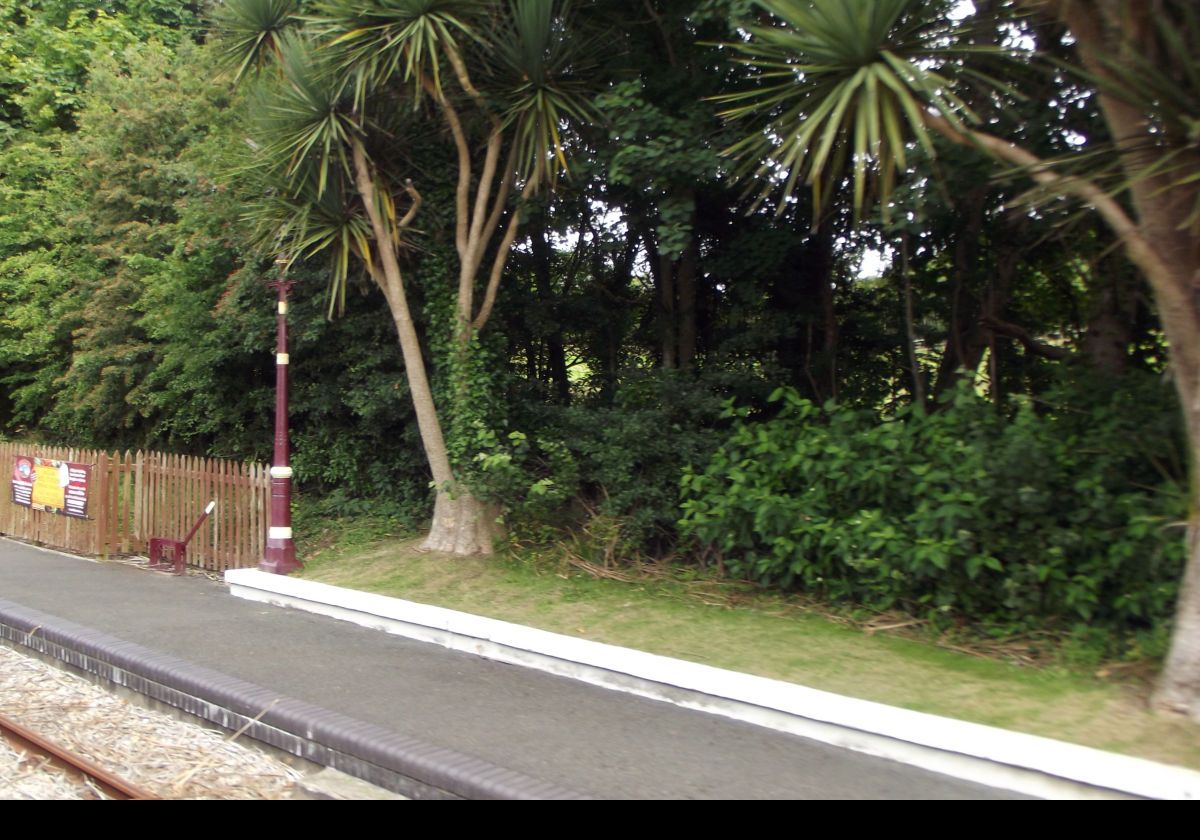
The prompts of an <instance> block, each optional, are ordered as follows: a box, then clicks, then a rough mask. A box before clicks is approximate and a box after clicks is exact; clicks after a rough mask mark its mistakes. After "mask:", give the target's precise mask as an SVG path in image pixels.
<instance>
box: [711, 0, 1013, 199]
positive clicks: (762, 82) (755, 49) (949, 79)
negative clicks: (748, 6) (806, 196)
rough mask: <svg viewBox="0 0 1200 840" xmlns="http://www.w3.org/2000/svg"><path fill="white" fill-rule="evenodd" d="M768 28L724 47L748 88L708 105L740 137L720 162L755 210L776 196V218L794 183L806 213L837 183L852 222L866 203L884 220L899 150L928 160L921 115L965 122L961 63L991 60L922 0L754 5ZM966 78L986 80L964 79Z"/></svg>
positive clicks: (942, 10)
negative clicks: (847, 196)
mask: <svg viewBox="0 0 1200 840" xmlns="http://www.w3.org/2000/svg"><path fill="white" fill-rule="evenodd" d="M758 5H759V6H761V7H762V8H763V9H764V10H765V11H766V12H768V13H769V14H770V16H771V17H770V21H769V22H768V23H761V22H754V23H747V24H746V25H745V26H744V27H743V30H744V32H745V33H746V38H745V39H744V40H742V41H740V42H736V43H731V44H726V45H724V46H725V47H726V48H727V49H729V50H730V51H731V52H732V54H733V55H734V57H735V60H737V61H739V62H741V63H742V64H745V65H746V66H748V67H750V68H751V71H752V72H751V77H750V85H751V86H750V87H749V88H747V89H745V90H740V91H735V92H732V93H728V94H725V95H722V96H719V97H716V98H715V99H716V101H717V102H719V103H721V104H722V105H723V106H725V107H724V110H723V111H722V112H721V113H722V116H724V117H725V118H726V119H727V120H731V121H740V122H744V123H747V124H748V125H749V126H750V127H751V131H750V133H748V134H747V135H745V136H744V137H743V138H742V139H741V140H739V141H738V142H736V143H734V144H733V145H732V146H730V147H729V148H728V149H726V154H728V155H730V156H732V157H735V158H738V159H740V160H741V161H742V163H741V167H740V169H739V173H740V175H741V176H742V177H749V178H752V179H753V183H754V184H756V185H757V191H758V199H757V202H756V206H757V204H758V203H761V202H762V201H763V200H764V199H765V198H766V197H767V196H768V195H770V194H771V193H773V192H776V191H778V192H781V193H782V197H783V199H784V200H783V201H782V202H780V204H779V212H783V211H784V209H785V206H786V202H787V201H789V200H791V198H792V197H793V194H794V190H795V188H796V185H797V184H798V183H799V182H801V181H803V182H804V183H805V184H807V185H809V186H810V188H811V189H812V192H813V199H814V202H815V204H816V206H817V207H816V209H817V213H818V215H819V213H820V207H821V204H822V203H823V199H824V197H825V196H826V195H827V194H828V193H829V192H830V191H831V190H832V189H833V188H834V187H835V185H836V183H837V182H838V181H840V180H841V179H842V178H845V177H847V176H849V177H850V178H851V179H852V181H853V186H854V190H853V192H854V207H855V212H856V213H858V212H859V211H860V210H861V208H862V207H863V206H865V204H866V203H868V201H869V200H879V201H880V202H881V204H882V206H883V210H884V213H885V214H886V212H887V200H888V195H889V194H890V192H891V189H892V187H893V185H894V184H895V182H896V178H897V174H898V173H899V172H901V171H903V170H904V169H905V167H906V166H907V159H908V149H909V148H911V146H912V145H913V144H919V145H920V146H921V147H922V148H923V149H924V151H925V153H926V154H927V155H929V156H930V157H933V156H934V146H933V141H932V135H931V131H930V129H929V127H928V126H927V124H926V115H927V114H929V113H936V114H938V115H939V116H941V117H943V118H945V119H946V120H948V121H950V122H951V124H953V125H955V126H961V125H963V124H965V123H971V122H974V121H976V119H977V118H976V116H975V115H974V114H973V113H972V111H971V109H970V108H969V107H968V106H967V104H966V103H965V102H964V101H963V100H962V99H960V98H959V97H958V96H956V95H955V93H954V81H955V79H956V77H957V76H959V75H961V74H964V73H966V72H967V67H966V61H967V60H968V59H970V58H977V57H979V56H981V55H988V54H992V55H996V54H1000V53H1002V52H1003V50H1002V49H1001V48H999V47H996V46H993V45H989V44H987V43H979V38H978V37H977V36H978V32H977V31H976V30H975V29H974V28H973V26H972V24H971V22H970V21H969V20H957V21H956V20H953V19H951V17H950V16H949V14H948V12H949V11H950V8H951V5H952V4H951V3H948V2H932V3H931V2H924V0H758ZM974 72H975V73H976V78H977V79H979V78H984V79H987V78H989V77H987V76H986V74H982V73H980V72H979V71H974ZM997 84H999V83H997Z"/></svg>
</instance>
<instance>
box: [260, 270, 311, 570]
mask: <svg viewBox="0 0 1200 840" xmlns="http://www.w3.org/2000/svg"><path fill="white" fill-rule="evenodd" d="M288 262H289V260H288V258H287V257H282V256H281V257H279V258H277V259H276V260H275V265H277V266H279V279H277V280H272V281H271V282H270V283H268V284H267V288H270V289H274V290H275V291H276V292H277V293H278V298H277V301H278V305H277V307H276V324H277V327H276V336H277V337H276V342H275V457H274V458H273V459H272V461H271V464H272V465H271V524H270V527H269V528H267V548H266V551H264V552H263V559H262V560H261V561H260V562H259V564H258V568H259V570H260V571H263V572H272V573H274V574H277V575H286V574H290V573H291V572H294V571H296V570H297V569H300V568H303V564H302V563H300V561H298V560H297V559H296V546H295V544H294V543H293V542H292V468H291V466H290V465H289V463H288V377H287V374H288V348H287V309H288V302H287V296H288V291H289V290H291V288H292V286H293V285H295V282H296V281H295V280H289V279H288V278H287V264H288Z"/></svg>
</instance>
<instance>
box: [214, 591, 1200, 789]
mask: <svg viewBox="0 0 1200 840" xmlns="http://www.w3.org/2000/svg"><path fill="white" fill-rule="evenodd" d="M225 580H226V582H227V583H228V585H229V588H230V591H231V592H232V594H234V595H236V596H238V597H241V598H247V599H250V600H254V601H259V602H262V603H268V604H275V605H279V606H289V607H295V608H298V609H302V610H305V611H308V612H313V613H318V614H321V615H326V616H330V617H333V618H338V619H341V620H345V621H351V622H354V623H355V624H359V625H362V626H365V627H371V628H376V629H380V630H384V631H386V632H388V633H394V634H396V635H400V636H404V637H407V638H410V639H417V640H420V641H426V642H433V643H435V644H438V645H441V646H443V647H446V648H449V649H451V650H457V651H464V652H468V653H474V654H476V655H478V656H483V657H486V658H489V659H493V660H497V661H500V662H507V663H510V664H514V665H522V666H525V667H530V668H536V669H538V670H541V671H547V672H549V673H553V674H558V675H560V676H565V677H570V678H572V679H577V680H581V681H584V682H588V683H592V684H595V685H600V686H604V687H606V688H611V689H616V690H618V691H624V692H628V693H631V694H637V695H640V696H643V697H649V698H652V699H655V700H661V701H665V702H668V703H673V704H675V705H678V706H682V707H686V708H692V709H698V710H701V711H705V712H710V713H713V714H719V715H723V716H726V717H730V718H735V719H737V720H742V721H746V722H748V723H753V724H757V725H759V726H765V727H768V728H771V729H775V730H778V731H781V732H788V733H791V734H795V735H799V736H802V737H806V738H812V739H814V740H817V741H821V742H823V743H827V744H831V745H834V746H838V747H842V748H845V749H849V750H854V751H856V752H861V753H866V754H869V755H875V756H879V757H882V758H888V759H891V760H894V761H898V762H902V763H904V764H909V765H913V766H916V767H921V768H924V769H926V770H932V771H934V772H938V773H943V774H946V775H950V776H954V777H956V778H960V779H964V780H967V781H972V782H977V783H980V784H985V785H992V786H994V787H999V788H1004V789H1007V790H1012V791H1016V792H1019V793H1024V794H1028V795H1032V796H1040V797H1046V798H1056V799H1059V798H1071V799H1078V798H1124V797H1141V798H1151V799H1200V773H1198V772H1196V771H1193V770H1189V769H1186V768H1182V767H1175V766H1171V765H1165V764H1159V763H1156V762H1153V761H1147V760H1144V759H1139V758H1133V757H1130V756H1124V755H1117V754H1115V753H1109V752H1104V751H1102V750H1096V749H1092V748H1089V747H1082V746H1078V745H1076V744H1068V743H1064V742H1062V741H1055V740H1053V739H1050V738H1042V737H1038V736H1035V735H1027V734H1024V733H1020V732H1011V731H1008V730H1004V729H998V728H995V727H990V726H984V725H981V724H975V723H968V722H965V721H960V720H953V719H951V718H944V717H939V716H936V715H930V714H925V713H922V712H914V711H909V710H907V709H899V708H895V707H892V706H887V705H884V704H881V703H874V702H870V701H867V700H859V699H856V698H853V697H845V696H842V695H838V694H833V693H831V692H827V691H819V690H817V689H812V688H807V687H804V686H800V685H795V684H792V683H786V682H782V681H779V680H772V679H767V678H765V677H757V676H753V675H750V674H743V673H739V672H736V671H728V670H724V669H721V668H714V667H711V666H708V665H701V664H698V663H694V662H685V661H682V660H678V659H671V658H669V657H665V656H658V655H655V654H650V653H645V652H643V651H638V650H631V649H629V648H622V647H617V646H615V645H606V644H601V643H599V642H592V641H588V640H585V639H577V638H573V637H570V636H563V635H560V634H557V633H549V632H546V631H544V630H537V629H534V628H531V627H524V626H521V625H517V624H510V623H508V622H504V621H497V620H495V619H490V618H484V617H481V616H477V615H471V614H469V613H462V612H457V611H455V610H448V609H443V608H441V607H433V606H429V605H427V604H418V603H414V602H411V601H404V600H402V599H399V598H390V597H387V596H383V595H376V594H372V593H369V592H359V591H357V590H353V589H344V588H341V587H337V586H330V585H328V584H323V583H317V582H314V581H307V580H299V579H295V578H288V577H283V576H280V575H271V574H266V573H263V572H259V571H257V570H254V569H238V570H232V571H229V572H226V573H225Z"/></svg>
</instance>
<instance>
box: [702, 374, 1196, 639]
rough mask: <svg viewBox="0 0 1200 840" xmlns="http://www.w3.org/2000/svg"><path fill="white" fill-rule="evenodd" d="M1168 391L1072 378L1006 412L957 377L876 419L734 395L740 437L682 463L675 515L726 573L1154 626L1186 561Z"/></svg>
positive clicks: (944, 608) (973, 609) (1022, 619)
mask: <svg viewBox="0 0 1200 840" xmlns="http://www.w3.org/2000/svg"><path fill="white" fill-rule="evenodd" d="M1166 390H1167V389H1166V386H1163V385H1161V383H1158V382H1155V381H1153V380H1150V379H1148V378H1146V379H1137V380H1132V379H1131V380H1129V381H1127V382H1122V383H1119V384H1118V387H1115V388H1109V389H1105V390H1104V391H1098V390H1091V391H1089V390H1088V387H1087V383H1074V384H1068V385H1065V386H1063V387H1062V388H1060V389H1059V390H1058V391H1056V392H1054V393H1052V394H1051V395H1049V399H1047V400H1045V401H1042V402H1038V403H1035V402H1033V401H1031V400H1029V399H1028V398H1025V399H1018V400H1016V401H1014V402H1013V403H1011V404H1010V405H1009V406H1008V408H1009V410H1010V414H1009V415H1008V416H1006V415H1005V414H1004V413H1001V412H1000V411H997V410H996V408H995V407H994V406H992V405H991V404H990V403H988V402H986V401H985V400H983V399H981V398H980V397H978V396H976V394H975V393H974V392H973V390H972V389H971V387H970V386H969V385H968V384H966V383H964V384H963V385H962V387H960V388H959V389H958V390H957V391H956V392H954V393H952V394H950V395H949V397H948V400H947V402H946V404H944V405H943V406H941V407H940V410H938V411H936V412H933V413H929V414H926V413H924V412H923V411H920V410H912V409H909V410H905V411H902V412H900V413H899V414H897V415H896V416H894V417H890V418H886V419H880V418H879V417H877V416H876V415H874V414H873V413H872V412H869V411H863V410H854V409H849V408H845V407H841V406H837V405H833V404H826V406H825V407H824V408H820V407H818V406H816V405H814V404H812V403H811V402H808V401H806V400H804V399H801V398H800V397H799V396H798V395H797V394H796V393H795V392H794V391H791V390H787V389H780V390H778V391H776V392H775V394H773V395H772V400H773V401H774V402H776V403H778V405H779V413H778V414H777V415H776V416H775V417H774V418H772V419H770V420H767V421H765V422H753V421H752V420H751V419H750V417H749V416H747V415H748V412H747V410H745V409H739V408H735V407H733V406H732V405H729V406H728V407H727V415H728V416H730V417H731V418H733V419H734V421H735V422H734V428H733V431H732V434H731V435H730V436H729V438H728V439H727V440H726V442H725V443H724V445H722V446H721V447H720V448H719V449H718V450H717V452H716V454H715V455H714V456H713V458H712V459H711V460H710V461H709V463H708V465H707V467H706V468H705V469H704V470H703V471H698V470H693V469H686V470H685V471H684V474H683V479H682V490H683V497H684V501H683V511H684V515H683V519H682V520H681V522H680V527H681V529H682V530H683V531H684V532H685V533H688V534H691V535H693V536H694V537H696V538H697V539H699V540H701V541H702V542H704V543H706V544H708V545H710V546H711V547H712V548H714V549H716V550H717V551H719V552H720V553H721V554H722V555H723V556H724V558H725V563H726V567H727V569H728V570H729V572H730V573H732V574H734V575H738V576H745V577H748V578H752V579H755V580H758V581H761V582H763V583H766V584H773V585H780V586H783V587H788V588H795V589H802V590H805V591H808V592H812V593H815V594H818V595H820V596H823V597H826V598H829V599H832V600H837V601H852V602H856V603H861V604H865V605H868V606H870V607H875V608H892V607H898V608H903V609H905V610H909V611H912V612H916V613H918V614H922V615H925V616H928V617H931V618H934V619H936V620H938V621H939V622H945V621H947V620H950V619H951V618H958V619H967V620H971V621H976V622H982V623H986V624H991V625H1002V626H1004V627H1006V628H1010V629H1022V628H1028V627H1031V626H1034V625H1045V624H1047V623H1051V624H1053V623H1055V622H1060V623H1061V622H1066V623H1070V622H1076V623H1078V622H1084V623H1089V624H1092V625H1095V626H1101V627H1105V628H1111V629H1120V630H1133V629H1137V628H1148V627H1153V626H1155V625H1157V624H1158V623H1160V622H1163V621H1165V620H1166V619H1168V618H1169V616H1170V612H1171V609H1172V606H1173V604H1174V601H1175V596H1176V591H1177V584H1178V579H1179V576H1180V573H1181V570H1182V564H1183V544H1182V539H1181V537H1182V532H1181V530H1180V529H1179V528H1178V527H1176V526H1177V525H1181V524H1182V523H1181V522H1180V520H1182V519H1183V518H1184V515H1185V509H1186V497H1185V493H1184V491H1183V489H1182V483H1181V481H1180V480H1179V474H1180V472H1181V469H1180V468H1179V467H1178V465H1179V463H1180V459H1179V458H1178V457H1177V452H1178V451H1181V450H1180V449H1179V448H1178V440H1179V433H1178V428H1177V425H1176V422H1175V419H1174V418H1176V417H1177V416H1178V412H1177V411H1176V412H1172V409H1171V407H1170V406H1169V405H1168V402H1169V397H1168V396H1166V395H1165V393H1164V392H1165V391H1166ZM1080 394H1087V395H1088V397H1087V399H1082V400H1081V399H1079V395H1080ZM1068 398H1069V399H1070V400H1071V403H1073V404H1074V406H1078V405H1080V404H1081V403H1082V404H1083V406H1084V407H1083V408H1082V409H1081V408H1078V407H1071V408H1067V407H1064V403H1062V402H1058V400H1066V399H1068Z"/></svg>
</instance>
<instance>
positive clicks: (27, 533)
mask: <svg viewBox="0 0 1200 840" xmlns="http://www.w3.org/2000/svg"><path fill="white" fill-rule="evenodd" d="M18 455H26V456H29V457H33V458H53V459H55V460H59V461H73V462H75V463H81V464H90V465H91V467H92V474H91V480H90V484H89V487H88V518H87V519H80V518H77V517H71V516H63V515H61V514H57V513H48V512H45V511H40V510H33V509H32V508H29V507H26V506H24V505H18V504H14V503H13V496H12V491H11V489H10V488H11V482H10V484H9V488H8V489H6V490H5V492H3V493H0V534H5V535H7V536H11V537H15V538H17V539H22V540H28V541H30V542H34V543H38V544H40V545H44V546H48V547H52V548H60V549H65V550H67V551H72V552H76V553H80V554H92V555H95V556H99V557H108V556H111V555H145V554H146V551H147V547H148V546H149V543H150V539H151V538H152V537H165V538H167V539H173V540H181V539H183V538H184V537H185V536H186V535H187V532H188V530H189V529H190V528H191V527H192V524H193V523H194V522H195V521H196V519H197V518H198V517H199V516H200V514H201V513H202V512H203V511H204V507H205V505H207V504H208V503H209V502H210V501H216V503H217V506H216V508H215V509H214V510H213V513H212V516H210V517H209V519H208V520H207V521H206V522H205V523H204V525H202V526H201V528H200V530H199V531H197V532H196V535H195V536H194V537H193V538H192V541H191V543H189V545H188V550H187V559H188V565H190V566H197V567H200V568H203V569H208V570H212V571H224V570H225V569H238V568H246V567H250V566H255V565H257V564H258V561H259V560H261V559H262V554H263V549H264V547H265V545H266V535H267V525H268V521H267V516H268V514H267V511H268V510H269V504H270V494H271V479H270V475H269V472H268V468H267V466H266V465H263V464H255V463H242V462H237V461H226V460H221V459H217V458H194V457H190V456H186V455H170V454H166V453H162V452H125V453H119V452H118V453H112V454H110V453H107V452H102V451H97V450H91V449H73V448H69V447H60V446H35V445H31V444H28V443H20V442H11V441H0V464H4V465H7V469H8V471H9V472H10V473H11V471H12V470H13V468H14V465H15V462H16V458H17V456H18Z"/></svg>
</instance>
